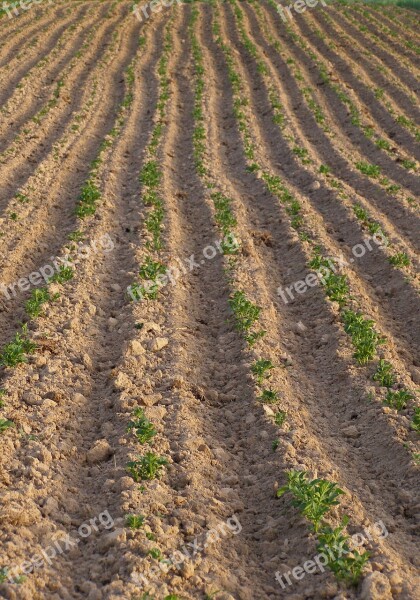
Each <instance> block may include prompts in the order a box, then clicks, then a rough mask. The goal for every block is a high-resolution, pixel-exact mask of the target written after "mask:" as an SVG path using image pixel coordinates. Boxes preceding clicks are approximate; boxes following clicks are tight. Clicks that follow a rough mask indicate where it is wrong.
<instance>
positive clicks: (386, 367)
mask: <svg viewBox="0 0 420 600" xmlns="http://www.w3.org/2000/svg"><path fill="white" fill-rule="evenodd" d="M373 380H374V381H377V382H378V383H379V384H380V385H382V386H383V387H388V388H389V387H391V386H393V385H394V383H395V378H394V373H393V371H392V365H391V363H389V362H387V361H386V360H383V359H382V358H381V360H380V361H379V364H378V368H377V370H376V373H375V374H374V376H373Z"/></svg>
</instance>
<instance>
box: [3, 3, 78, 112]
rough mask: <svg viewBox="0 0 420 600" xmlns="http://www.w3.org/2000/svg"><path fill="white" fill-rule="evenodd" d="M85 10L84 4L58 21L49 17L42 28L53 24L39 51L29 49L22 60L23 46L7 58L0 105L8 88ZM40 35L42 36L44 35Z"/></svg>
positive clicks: (16, 83) (17, 82) (6, 95)
mask: <svg viewBox="0 0 420 600" xmlns="http://www.w3.org/2000/svg"><path fill="white" fill-rule="evenodd" d="M87 10H88V7H87V6H85V7H81V8H79V9H78V10H76V15H74V14H73V11H72V14H71V15H70V16H69V17H68V18H67V19H64V20H62V19H60V18H59V19H58V21H56V19H55V18H53V19H51V21H50V22H48V23H47V24H46V25H45V26H44V28H43V29H45V30H46V31H47V32H48V33H49V32H50V28H51V25H53V27H52V33H51V34H50V35H48V37H46V39H45V40H44V39H42V44H39V45H40V49H39V52H37V50H35V51H33V50H31V49H29V51H28V54H29V56H28V58H26V59H24V60H22V54H23V52H24V50H25V49H26V48H25V47H24V48H20V52H19V53H18V54H17V55H16V53H15V54H14V55H13V56H14V58H13V59H11V60H10V59H9V62H8V64H7V67H5V68H4V70H5V71H7V73H6V72H4V74H3V75H4V77H5V78H6V79H7V87H5V88H4V91H2V94H1V95H0V103H1V105H3V104H4V102H5V99H7V98H8V95H9V89H10V88H12V89H14V88H15V87H16V86H17V85H18V84H19V82H20V81H21V80H22V79H23V77H24V76H25V75H26V73H27V72H28V71H30V70H31V69H32V68H33V67H34V66H35V65H36V64H37V63H38V62H39V61H40V60H42V59H45V58H46V57H47V56H48V55H49V54H50V52H51V51H52V50H53V49H54V47H55V45H56V44H57V42H58V40H59V39H60V37H61V36H62V35H63V33H64V32H65V30H66V29H67V27H70V26H71V25H73V24H74V23H76V22H77V21H78V20H79V19H80V17H81V16H82V15H84V14H85V13H86V12H87ZM42 37H43V38H44V36H42ZM29 48H30V45H29ZM14 61H16V63H17V64H16V65H15V64H14Z"/></svg>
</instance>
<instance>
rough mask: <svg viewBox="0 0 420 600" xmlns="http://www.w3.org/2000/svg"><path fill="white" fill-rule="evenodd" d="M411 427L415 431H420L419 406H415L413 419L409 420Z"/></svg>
mask: <svg viewBox="0 0 420 600" xmlns="http://www.w3.org/2000/svg"><path fill="white" fill-rule="evenodd" d="M411 429H414V431H416V432H417V433H420V407H419V406H416V408H415V409H414V415H413V420H412V421H411Z"/></svg>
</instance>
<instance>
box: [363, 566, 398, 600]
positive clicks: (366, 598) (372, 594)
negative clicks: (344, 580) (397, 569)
mask: <svg viewBox="0 0 420 600" xmlns="http://www.w3.org/2000/svg"><path fill="white" fill-rule="evenodd" d="M360 600H392V593H391V585H390V583H389V580H388V578H387V577H386V576H385V575H384V574H383V573H379V572H378V571H373V573H370V575H368V576H367V577H366V578H365V580H364V581H363V585H362V591H361V593H360Z"/></svg>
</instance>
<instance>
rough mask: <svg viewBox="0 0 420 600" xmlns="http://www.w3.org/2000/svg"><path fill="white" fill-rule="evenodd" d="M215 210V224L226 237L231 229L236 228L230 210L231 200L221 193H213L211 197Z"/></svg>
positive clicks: (235, 222)
mask: <svg viewBox="0 0 420 600" xmlns="http://www.w3.org/2000/svg"><path fill="white" fill-rule="evenodd" d="M211 198H212V200H213V202H214V207H215V209H216V214H215V219H216V223H217V224H218V225H219V227H220V228H221V229H222V231H223V233H224V234H225V235H228V234H229V233H230V231H231V229H232V228H233V227H236V224H237V221H236V218H235V217H234V215H233V214H232V210H231V203H232V201H231V199H230V198H228V197H227V196H224V195H223V194H222V193H221V192H215V193H214V194H212V195H211Z"/></svg>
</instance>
